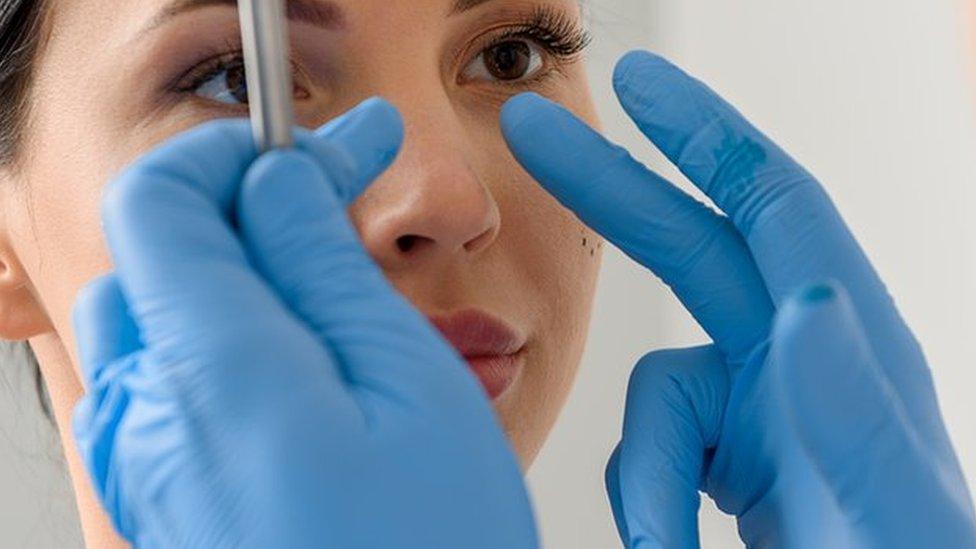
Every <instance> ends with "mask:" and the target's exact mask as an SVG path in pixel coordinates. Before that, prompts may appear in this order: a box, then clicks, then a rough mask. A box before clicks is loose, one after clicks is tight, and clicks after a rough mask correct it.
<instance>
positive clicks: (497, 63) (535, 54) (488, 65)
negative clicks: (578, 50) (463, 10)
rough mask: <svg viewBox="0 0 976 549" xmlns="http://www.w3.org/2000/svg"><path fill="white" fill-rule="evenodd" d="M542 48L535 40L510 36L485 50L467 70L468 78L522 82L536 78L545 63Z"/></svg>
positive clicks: (466, 77)
mask: <svg viewBox="0 0 976 549" xmlns="http://www.w3.org/2000/svg"><path fill="white" fill-rule="evenodd" d="M542 55H543V53H542V51H541V48H540V47H539V46H538V45H537V44H535V43H534V42H532V41H529V40H519V39H514V38H513V39H509V40H505V41H503V42H499V43H497V44H494V45H492V46H489V47H488V48H485V49H484V50H482V52H481V53H479V54H478V56H477V57H475V58H474V59H473V60H472V61H471V63H470V64H469V65H468V66H467V67H466V68H465V69H464V72H463V76H464V79H465V80H487V81H490V82H506V83H512V82H518V81H520V80H526V79H529V78H532V77H533V76H535V75H536V74H538V72H539V71H540V70H542V68H543V65H544V64H545V63H544V61H543V57H542Z"/></svg>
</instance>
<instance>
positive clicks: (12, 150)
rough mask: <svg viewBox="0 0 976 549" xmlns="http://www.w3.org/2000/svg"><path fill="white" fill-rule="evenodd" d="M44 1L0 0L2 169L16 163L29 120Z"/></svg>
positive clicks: (0, 151)
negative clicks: (25, 126) (31, 88)
mask: <svg viewBox="0 0 976 549" xmlns="http://www.w3.org/2000/svg"><path fill="white" fill-rule="evenodd" d="M44 2H45V0H0V166H6V165H10V164H12V163H14V161H15V159H16V156H17V152H18V151H17V148H18V144H19V143H20V137H21V132H22V130H23V126H24V123H25V121H26V118H27V112H28V101H27V95H28V90H29V89H30V84H31V76H32V74H33V70H32V68H33V62H34V57H35V56H36V54H37V50H38V49H39V47H40V43H41V40H42V37H41V34H42V32H41V26H42V9H41V8H42V4H43V3H44Z"/></svg>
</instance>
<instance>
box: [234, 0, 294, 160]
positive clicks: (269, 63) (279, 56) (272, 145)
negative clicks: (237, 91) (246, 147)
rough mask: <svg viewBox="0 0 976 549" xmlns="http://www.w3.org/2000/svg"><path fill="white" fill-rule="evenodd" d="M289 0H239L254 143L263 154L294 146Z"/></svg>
mask: <svg viewBox="0 0 976 549" xmlns="http://www.w3.org/2000/svg"><path fill="white" fill-rule="evenodd" d="M285 1H286V0H238V4H237V7H238V11H239V12H240V17H241V39H242V40H243V46H244V70H245V72H246V73H247V96H248V103H249V104H250V110H251V127H252V128H253V129H254V141H255V143H256V144H257V146H258V149H259V150H260V151H261V152H266V151H269V150H272V149H282V148H288V147H291V146H292V144H293V137H292V125H293V124H294V122H295V111H294V105H292V97H293V94H294V88H293V85H294V84H293V83H292V79H291V73H292V70H291V62H290V61H289V59H290V56H289V55H288V48H289V45H290V42H289V40H288V25H287V19H286V17H285Z"/></svg>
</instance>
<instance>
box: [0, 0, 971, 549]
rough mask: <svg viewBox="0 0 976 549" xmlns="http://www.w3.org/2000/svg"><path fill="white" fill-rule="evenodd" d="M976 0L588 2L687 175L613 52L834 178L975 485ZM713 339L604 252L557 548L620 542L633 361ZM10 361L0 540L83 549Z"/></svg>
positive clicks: (599, 59)
mask: <svg viewBox="0 0 976 549" xmlns="http://www.w3.org/2000/svg"><path fill="white" fill-rule="evenodd" d="M964 1H965V0H861V1H859V2H851V1H850V0H818V1H816V2H811V1H809V0H807V1H799V0H739V1H737V2H716V1H715V0H586V2H587V3H589V10H590V12H591V16H590V19H591V23H592V24H591V26H592V28H593V31H594V34H595V36H596V39H597V40H596V42H595V44H594V50H593V53H592V63H591V64H592V71H591V72H592V76H593V85H594V89H595V92H596V94H597V97H598V98H599V102H600V107H601V111H602V113H603V115H604V120H605V123H606V128H607V130H608V132H609V133H610V135H612V136H613V137H614V138H616V139H618V140H620V141H621V142H623V143H625V144H626V145H627V146H628V147H630V148H631V149H632V150H634V151H635V152H636V153H637V155H638V156H639V157H640V158H642V159H644V160H646V161H647V162H648V163H650V164H651V165H653V166H654V167H656V168H657V169H659V171H661V172H662V173H664V174H668V175H673V172H672V171H670V170H669V169H667V167H666V165H665V164H664V163H663V162H662V161H661V158H660V156H659V155H658V154H656V153H655V152H654V151H652V150H651V148H650V147H649V146H648V145H647V144H646V143H645V141H644V140H643V139H642V138H641V137H640V136H639V134H637V132H636V131H635V130H634V129H633V128H632V126H631V125H630V123H629V122H628V121H627V120H626V119H625V118H624V116H623V115H622V114H621V113H620V111H619V109H618V108H617V106H616V102H615V100H614V99H613V97H612V93H611V91H610V87H609V82H610V73H611V70H612V64H613V61H614V60H615V59H616V58H618V57H619V56H620V55H621V54H622V53H623V52H625V51H626V50H628V49H631V48H635V47H646V48H652V49H655V50H656V51H659V52H661V53H664V54H666V55H668V56H669V57H670V58H671V59H672V60H674V61H675V62H677V63H679V64H680V65H682V66H684V67H685V68H686V69H687V70H689V71H691V72H693V73H694V74H696V75H698V76H699V77H701V78H703V79H704V80H706V81H708V82H710V83H711V84H712V85H713V87H714V88H716V89H717V90H718V91H719V92H720V93H722V94H723V95H725V96H726V97H727V98H728V99H730V100H731V101H732V102H733V103H735V104H736V105H737V106H739V108H740V109H741V110H742V111H743V112H744V113H745V114H746V115H747V116H749V117H750V118H751V119H752V120H753V121H754V122H755V123H756V124H757V125H759V126H760V127H762V128H763V129H765V130H766V131H767V133H769V134H770V135H771V136H773V137H774V138H775V139H776V140H777V141H779V142H780V143H781V144H782V145H784V146H785V147H786V148H787V149H788V150H789V151H790V152H791V153H793V155H794V156H795V157H797V158H798V159H799V160H800V161H801V162H803V163H804V164H805V165H806V166H807V167H808V168H809V169H810V170H811V171H813V172H814V173H815V174H816V175H817V176H818V177H819V178H820V179H821V180H822V181H823V182H824V184H825V185H826V186H827V187H828V189H829V190H830V192H831V194H832V195H833V196H834V198H835V200H836V201H837V203H838V205H839V206H840V209H841V210H842V211H843V213H844V214H845V215H846V217H847V218H848V220H849V222H850V224H851V225H852V226H853V228H854V230H855V232H856V234H857V235H858V236H859V237H860V239H861V242H862V243H863V244H864V246H865V248H866V249H867V250H868V253H869V254H870V255H871V257H872V259H873V260H874V261H875V264H876V265H877V267H878V268H879V270H880V271H881V272H882V274H883V275H884V277H885V279H886V281H887V282H888V285H889V287H890V288H891V290H892V292H893V293H894V295H895V296H896V298H897V300H898V302H899V305H900V306H901V309H902V311H903V313H904V314H905V316H906V317H907V318H908V320H909V322H910V323H911V325H912V327H913V328H914V329H915V331H916V333H917V335H918V336H919V338H920V339H921V341H922V343H923V345H924V346H925V349H926V352H927V355H928V357H929V359H930V362H931V364H932V367H933V369H934V371H935V377H936V381H937V383H938V389H939V393H940V396H941V399H942V406H943V410H944V413H945V416H946V421H947V423H948V424H949V428H950V431H951V432H952V435H953V438H954V441H955V443H956V447H957V449H958V451H959V454H960V457H961V459H962V462H963V464H964V467H966V469H967V472H968V474H969V479H970V485H971V486H972V485H973V480H974V476H976V398H974V397H973V393H974V392H976V372H974V369H976V365H974V360H973V358H972V357H973V353H976V349H973V348H972V342H973V339H974V338H973V336H974V335H976V318H974V317H976V259H974V258H976V220H974V219H973V218H972V216H971V207H970V204H972V201H973V198H976V191H974V190H973V189H972V187H973V185H974V184H976V113H974V108H973V107H974V105H976V93H974V92H973V89H974V86H973V85H972V80H971V79H969V78H967V76H966V71H967V70H968V68H969V66H968V65H967V63H968V62H969V61H968V60H967V57H966V56H967V52H966V45H967V43H966V41H965V40H966V35H965V33H966V32H967V31H968V29H966V27H965V19H964V17H963V6H964ZM700 341H703V339H702V336H701V334H700V332H699V331H698V330H697V329H696V327H695V326H694V323H693V322H691V320H690V319H689V318H688V317H687V315H686V314H685V313H684V312H683V311H682V310H681V308H680V307H679V306H678V305H677V304H676V302H675V301H674V299H673V298H671V297H670V295H669V294H668V292H667V291H666V289H665V288H663V287H662V286H661V285H660V283H658V282H657V281H655V280H654V279H653V278H652V277H650V276H649V275H647V274H646V273H645V272H643V271H642V270H641V269H639V268H637V267H635V266H633V265H631V264H630V263H629V262H628V261H627V260H626V259H624V258H623V257H622V256H621V255H620V254H619V253H617V252H615V251H610V252H609V253H608V256H607V261H606V268H605V270H604V274H603V278H602V280H601V284H600V289H599V294H598V297H597V307H596V313H595V318H594V327H593V333H592V339H591V343H590V346H589V349H588V351H587V354H586V358H585V361H584V365H583V368H582V373H581V376H580V379H579V382H578V384H577V387H576V390H575V392H574V393H573V395H572V398H571V400H570V403H569V406H568V408H567V410H566V412H565V414H564V415H563V417H562V419H561V421H560V423H559V424H558V425H557V428H556V430H555V432H554V434H553V437H552V440H551V441H550V442H549V444H548V445H547V447H546V448H545V450H544V451H543V454H542V455H541V456H540V459H539V461H538V462H537V464H536V466H535V467H534V469H533V471H532V473H531V474H530V481H531V486H532V489H533V492H534V496H535V500H536V504H537V507H538V512H539V518H540V521H541V524H542V530H543V536H544V539H545V542H546V545H547V547H552V548H558V549H563V548H567V549H573V548H581V549H583V548H585V549H593V548H602V547H608V548H609V547H617V546H619V542H618V541H617V538H616V534H615V532H614V530H613V526H612V522H611V519H610V515H609V510H608V507H607V504H606V498H605V495H604V490H603V482H602V477H603V466H604V461H605V459H606V456H607V455H608V454H609V451H610V449H611V448H612V446H613V444H614V443H615V442H616V439H617V436H618V432H619V426H620V416H621V411H622V410H621V408H622V402H623V400H622V399H623V395H624V390H625V385H626V380H627V376H628V374H629V371H630V368H631V365H632V364H633V363H634V361H635V360H636V359H637V358H638V357H639V356H640V355H642V354H643V353H644V352H646V351H647V350H650V349H653V348H660V347H663V346H676V345H682V346H683V345H687V344H692V343H697V342H700ZM15 362H17V361H16V360H13V359H12V358H10V356H9V354H3V355H2V356H0V367H2V368H3V375H0V384H2V385H6V386H7V387H0V547H72V546H80V542H79V541H77V540H78V539H79V534H78V526H77V518H76V516H75V512H74V509H73V504H72V502H71V500H70V489H69V488H68V487H67V484H66V479H65V476H64V472H63V470H62V469H60V468H59V467H58V460H57V459H56V455H57V454H56V450H55V446H54V444H55V443H56V441H55V440H54V438H53V435H52V434H51V433H50V431H49V430H47V429H45V428H44V422H43V420H42V419H41V418H40V417H39V415H38V414H37V412H36V410H37V405H36V397H35V396H34V395H33V392H32V389H31V387H32V385H31V384H32V380H31V379H30V378H29V377H28V376H26V375H25V374H24V373H23V372H24V370H23V369H22V368H17V367H14V363H15ZM12 397H23V398H22V402H21V401H18V400H16V398H14V399H13V400H12ZM705 507H706V510H705V511H704V512H703V514H704V518H703V529H704V535H703V542H704V545H705V547H738V546H740V544H739V543H738V542H737V538H736V537H735V534H734V529H733V526H732V525H731V522H730V521H729V520H728V519H726V518H724V517H722V516H720V515H719V514H718V513H717V512H715V511H714V510H712V509H710V508H709V505H708V504H707V503H706V505H705Z"/></svg>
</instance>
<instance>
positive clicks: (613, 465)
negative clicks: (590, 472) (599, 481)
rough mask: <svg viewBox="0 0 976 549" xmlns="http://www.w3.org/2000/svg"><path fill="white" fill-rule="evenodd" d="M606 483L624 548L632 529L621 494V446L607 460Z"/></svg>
mask: <svg viewBox="0 0 976 549" xmlns="http://www.w3.org/2000/svg"><path fill="white" fill-rule="evenodd" d="M603 480H604V483H605V484H606V486H607V499H608V500H609V501H610V510H611V511H612V512H613V521H614V524H616V526H617V533H618V534H619V535H620V541H621V542H623V544H624V546H625V547H626V546H627V543H629V541H630V529H628V528H627V516H626V515H625V514H624V503H623V500H622V499H621V494H620V444H619V443H618V444H617V446H616V447H614V449H613V452H612V453H611V454H610V459H608V460H607V468H606V471H604V474H603Z"/></svg>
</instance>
